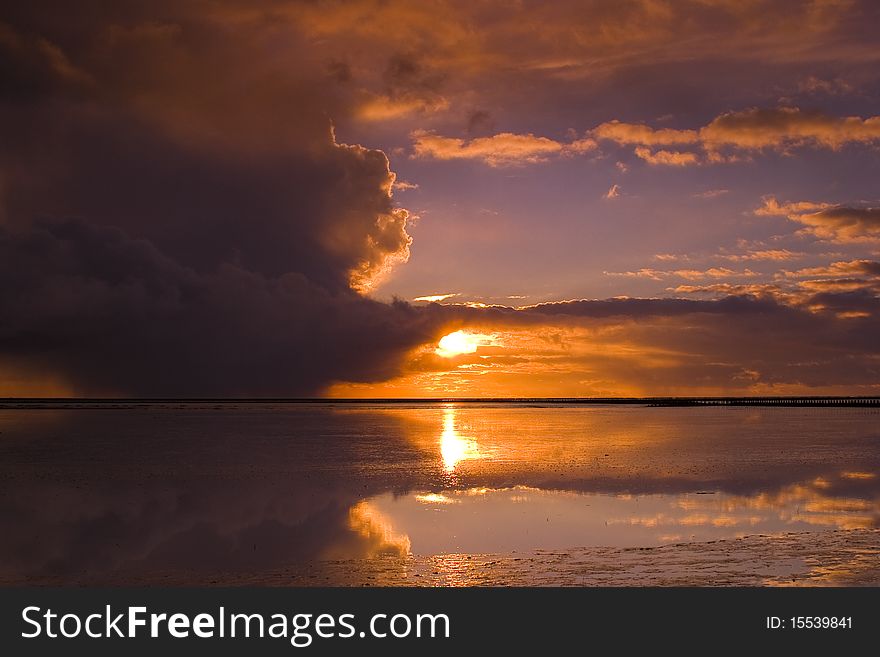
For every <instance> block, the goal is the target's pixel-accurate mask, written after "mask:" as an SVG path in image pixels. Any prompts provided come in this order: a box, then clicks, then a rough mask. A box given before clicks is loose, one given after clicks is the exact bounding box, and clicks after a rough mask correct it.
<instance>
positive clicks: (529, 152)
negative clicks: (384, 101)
mask: <svg viewBox="0 0 880 657" xmlns="http://www.w3.org/2000/svg"><path fill="white" fill-rule="evenodd" d="M410 136H411V137H412V139H413V155H414V157H417V158H432V159H436V160H478V161H481V162H484V163H485V164H488V165H489V166H492V167H501V166H514V165H522V164H536V163H539V162H545V161H546V160H547V159H549V158H550V157H552V156H557V155H563V154H575V153H584V152H587V151H590V150H592V149H594V148H595V147H596V143H595V142H594V141H593V140H592V139H578V140H575V141H572V142H568V143H565V142H559V141H555V140H553V139H549V138H547V137H536V136H535V135H533V134H531V133H529V134H525V135H518V134H513V133H511V132H502V133H499V134H497V135H492V136H491V137H480V138H477V139H471V140H469V141H468V140H465V139H459V138H455V137H442V136H440V135H437V134H434V133H432V132H428V131H425V130H416V131H415V132H413V133H412V134H411V135H410Z"/></svg>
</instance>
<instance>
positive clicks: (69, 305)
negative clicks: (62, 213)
mask: <svg viewBox="0 0 880 657" xmlns="http://www.w3.org/2000/svg"><path fill="white" fill-rule="evenodd" d="M0 281H2V285H3V287H2V290H0V316H2V317H3V318H4V321H3V323H2V328H0V345H2V350H3V356H4V361H6V362H7V363H12V364H16V363H18V364H21V365H25V366H28V367H30V368H32V369H34V370H36V371H39V370H40V369H41V368H45V369H46V370H47V371H54V372H61V373H62V374H64V375H66V377H67V379H68V380H69V381H70V382H71V384H72V387H73V388H74V390H76V391H105V392H114V391H120V390H121V391H124V392H126V393H129V394H147V395H163V394H182V395H187V394H189V395H202V394H206V395H210V394H225V393H237V394H278V393H280V392H284V393H288V394H311V393H314V392H315V391H316V389H318V387H319V386H320V385H322V384H324V383H326V382H327V381H329V380H333V379H336V378H343V379H349V378H354V379H362V380H378V379H382V378H387V377H389V376H392V375H393V374H395V372H396V367H397V366H398V364H399V363H398V359H399V357H400V355H401V354H402V353H404V352H405V351H406V350H407V349H408V348H409V347H411V346H413V345H414V344H418V343H420V342H424V341H426V340H428V339H430V337H431V331H430V329H429V328H428V326H427V324H426V323H425V318H423V317H420V316H419V315H418V314H417V313H415V311H414V310H413V309H412V308H410V307H408V306H405V305H402V304H398V305H390V306H389V305H386V304H381V303H378V302H375V301H372V300H370V299H367V298H365V297H362V296H360V295H357V294H355V293H354V292H351V291H348V292H335V293H334V292H331V291H329V290H328V289H327V288H325V287H322V286H320V285H316V284H315V283H313V282H311V281H310V280H309V279H308V278H306V277H305V276H304V275H302V274H299V273H288V274H284V275H281V276H277V277H269V276H264V275H262V274H259V273H256V272H254V271H249V270H246V269H243V268H241V267H237V266H235V265H232V264H224V265H222V266H220V267H219V268H217V269H216V270H214V271H212V272H210V273H203V272H197V271H195V270H194V269H191V268H187V267H184V266H182V265H180V264H179V263H178V262H176V261H175V260H173V259H171V258H169V257H168V256H166V255H164V254H163V253H161V252H160V251H158V250H157V249H156V248H155V247H154V246H153V245H152V244H150V243H149V242H147V241H144V240H134V239H132V238H130V237H129V236H127V235H126V234H125V233H123V232H122V231H121V230H119V229H118V228H112V227H99V226H95V225H93V224H90V223H87V222H83V221H78V220H60V221H56V220H44V221H40V222H37V223H35V224H33V225H31V226H29V227H28V228H27V229H26V230H23V231H13V230H10V229H2V230H0Z"/></svg>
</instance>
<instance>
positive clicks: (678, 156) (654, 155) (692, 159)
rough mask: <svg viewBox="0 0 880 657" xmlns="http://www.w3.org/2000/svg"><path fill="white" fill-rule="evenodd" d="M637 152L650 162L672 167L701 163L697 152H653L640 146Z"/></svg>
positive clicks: (640, 156)
mask: <svg viewBox="0 0 880 657" xmlns="http://www.w3.org/2000/svg"><path fill="white" fill-rule="evenodd" d="M635 154H636V155H637V156H638V157H639V158H641V159H642V160H644V161H645V162H647V163H648V164H662V165H665V166H672V167H685V166H688V165H690V164H698V163H699V159H698V158H697V154H696V153H690V152H680V151H665V150H659V151H653V152H652V151H651V149H650V148H646V147H644V146H639V147H638V148H636V150H635Z"/></svg>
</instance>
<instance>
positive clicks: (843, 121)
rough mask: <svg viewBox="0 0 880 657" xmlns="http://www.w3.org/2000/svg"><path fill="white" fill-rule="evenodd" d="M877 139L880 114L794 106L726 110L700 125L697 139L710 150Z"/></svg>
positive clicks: (833, 144)
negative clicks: (867, 115)
mask: <svg viewBox="0 0 880 657" xmlns="http://www.w3.org/2000/svg"><path fill="white" fill-rule="evenodd" d="M877 140H880V116H874V117H871V118H868V119H862V118H860V117H858V116H849V117H833V116H828V115H827V114H823V113H821V112H807V111H803V110H800V109H798V108H797V107H778V108H773V109H759V108H751V109H747V110H743V111H739V112H727V113H726V114H722V115H721V116H718V117H716V118H715V119H713V120H712V122H711V123H709V125H707V126H705V127H704V128H701V129H700V141H701V142H702V143H703V145H704V146H705V147H706V148H707V149H710V150H713V149H716V148H719V147H721V146H728V145H729V146H734V147H736V148H743V149H761V148H787V147H790V146H804V145H810V146H816V147H824V148H831V149H837V148H840V147H841V146H843V145H845V144H848V143H853V142H860V143H869V142H874V141H877Z"/></svg>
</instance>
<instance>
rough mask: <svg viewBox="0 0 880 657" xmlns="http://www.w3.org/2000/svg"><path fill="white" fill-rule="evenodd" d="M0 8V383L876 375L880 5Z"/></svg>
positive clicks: (536, 382)
mask: <svg viewBox="0 0 880 657" xmlns="http://www.w3.org/2000/svg"><path fill="white" fill-rule="evenodd" d="M19 5H20V6H10V7H5V8H4V9H3V10H2V12H0V140H2V143H3V148H2V150H0V395H3V396H55V395H61V396H80V395H83V396H149V397H165V396H186V397H201V396H321V395H331V396H337V397H437V396H440V397H444V396H564V397H569V396H641V395H710V394H724V395H728V394H877V392H878V390H880V339H878V337H877V336H878V335H880V304H878V292H880V187H878V184H877V180H878V174H880V66H878V60H880V49H878V47H877V44H876V34H877V30H878V28H880V8H878V6H877V4H876V3H872V2H857V1H852V0H814V1H811V2H784V1H782V2H780V1H777V2H767V1H762V0H736V1H734V0H694V1H691V2H688V1H682V2H665V1H663V0H638V1H629V2H627V1H623V2H620V1H615V2H610V1H609V2H590V1H579V2H568V1H566V0H562V1H560V2H554V3H543V2H495V1H491V0H487V1H480V2H473V1H471V2H458V1H429V2H420V3H412V2H402V1H394V0H388V1H384V2H380V1H371V0H353V1H351V2H320V1H316V2H289V1H282V0H256V1H253V2H237V1H232V0H225V1H221V2H199V1H193V2H185V3H181V2H171V1H170V0H158V1H153V2H108V1H98V0H85V1H84V2H82V3H78V4H77V7H76V8H73V7H72V6H71V5H70V4H69V3H66V2H51V1H48V0H38V1H36V2H31V3H19Z"/></svg>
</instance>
